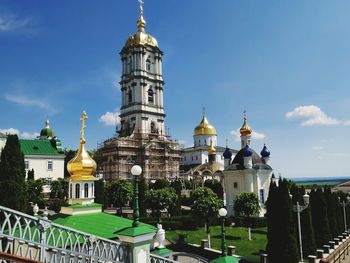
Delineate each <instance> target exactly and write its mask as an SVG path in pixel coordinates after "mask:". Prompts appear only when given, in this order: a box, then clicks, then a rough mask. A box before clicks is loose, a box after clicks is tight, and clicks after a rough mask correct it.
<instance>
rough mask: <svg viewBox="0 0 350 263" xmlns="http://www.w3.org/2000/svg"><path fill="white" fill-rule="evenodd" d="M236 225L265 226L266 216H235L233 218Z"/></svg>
mask: <svg viewBox="0 0 350 263" xmlns="http://www.w3.org/2000/svg"><path fill="white" fill-rule="evenodd" d="M233 221H234V222H235V225H236V226H248V225H250V227H266V226H267V223H266V218H265V217H249V218H248V217H241V216H237V217H235V218H233Z"/></svg>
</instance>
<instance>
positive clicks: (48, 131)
mask: <svg viewBox="0 0 350 263" xmlns="http://www.w3.org/2000/svg"><path fill="white" fill-rule="evenodd" d="M54 136H55V135H54V133H53V131H52V129H51V128H50V122H49V120H46V121H45V128H43V129H42V130H41V131H40V137H54Z"/></svg>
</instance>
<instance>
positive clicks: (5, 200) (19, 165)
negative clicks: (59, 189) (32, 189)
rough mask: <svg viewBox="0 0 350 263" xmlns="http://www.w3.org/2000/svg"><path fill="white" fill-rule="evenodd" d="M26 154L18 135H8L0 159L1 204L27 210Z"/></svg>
mask: <svg viewBox="0 0 350 263" xmlns="http://www.w3.org/2000/svg"><path fill="white" fill-rule="evenodd" d="M25 177H26V172H25V169H24V156H23V153H22V152H21V148H20V144H19V140H18V137H17V135H8V137H7V141H6V145H5V147H4V149H3V151H2V153H1V161H0V204H1V205H3V206H6V207H9V208H12V209H15V210H19V211H23V212H25V211H26V208H27V193H26V184H25Z"/></svg>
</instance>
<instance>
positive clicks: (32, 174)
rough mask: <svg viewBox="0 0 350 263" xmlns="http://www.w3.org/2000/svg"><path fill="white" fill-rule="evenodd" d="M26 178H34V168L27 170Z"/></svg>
mask: <svg viewBox="0 0 350 263" xmlns="http://www.w3.org/2000/svg"><path fill="white" fill-rule="evenodd" d="M27 180H28V181H29V180H34V169H32V170H28V173H27Z"/></svg>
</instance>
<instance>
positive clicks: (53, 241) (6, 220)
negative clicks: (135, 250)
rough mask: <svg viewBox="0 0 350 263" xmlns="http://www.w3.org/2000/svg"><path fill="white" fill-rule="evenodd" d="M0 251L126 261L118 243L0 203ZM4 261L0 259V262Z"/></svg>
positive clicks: (52, 258)
mask: <svg viewBox="0 0 350 263" xmlns="http://www.w3.org/2000/svg"><path fill="white" fill-rule="evenodd" d="M0 252H3V253H7V254H11V255H15V256H18V257H22V258H27V259H31V260H38V261H41V262H45V263H46V262H47V263H56V262H59V263H66V262H67V263H68V262H69V263H71V262H127V261H128V250H127V247H126V246H125V245H124V244H122V243H120V242H115V241H112V240H108V239H103V238H100V237H95V236H93V235H90V234H87V233H83V232H80V231H77V230H74V229H71V228H68V227H64V226H61V225H58V224H55V223H53V222H51V221H50V220H45V219H41V218H36V217H34V216H30V215H27V214H24V213H21V212H18V211H15V210H12V209H9V208H6V207H3V206H0ZM4 262H6V260H2V259H0V263H4ZM160 262H167V261H160ZM169 262H170V261H169Z"/></svg>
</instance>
